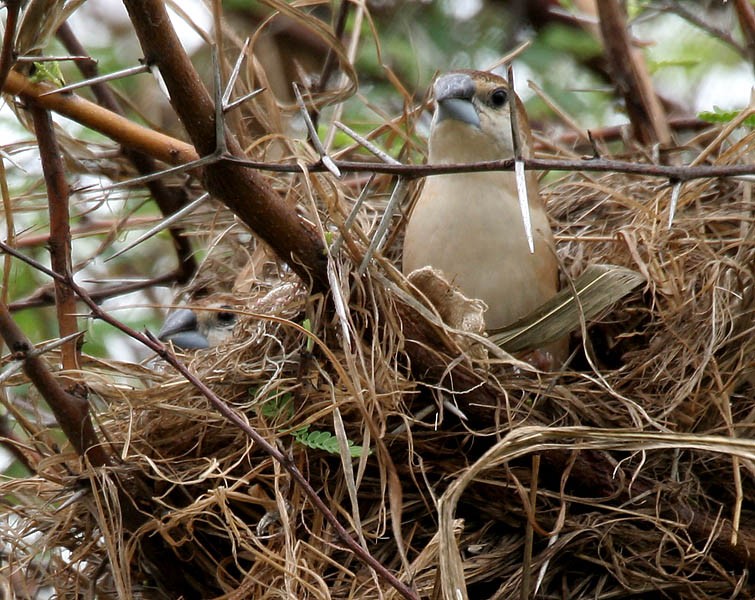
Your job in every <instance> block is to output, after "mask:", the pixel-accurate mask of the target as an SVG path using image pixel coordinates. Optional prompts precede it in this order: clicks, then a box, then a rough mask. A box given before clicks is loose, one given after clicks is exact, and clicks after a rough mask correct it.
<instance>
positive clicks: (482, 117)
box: [402, 70, 565, 359]
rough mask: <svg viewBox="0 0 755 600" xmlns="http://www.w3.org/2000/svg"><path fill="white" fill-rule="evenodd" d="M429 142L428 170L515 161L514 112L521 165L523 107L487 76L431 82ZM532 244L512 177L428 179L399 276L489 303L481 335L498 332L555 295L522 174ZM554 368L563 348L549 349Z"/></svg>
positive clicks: (539, 210) (531, 182) (531, 184)
mask: <svg viewBox="0 0 755 600" xmlns="http://www.w3.org/2000/svg"><path fill="white" fill-rule="evenodd" d="M433 92H434V96H435V102H436V109H435V113H434V116H433V120H432V124H431V127H430V135H429V139H428V159H427V162H428V164H432V165H442V164H456V163H472V162H480V161H493V160H503V159H511V158H515V153H516V149H515V144H514V139H515V137H514V132H513V128H512V117H511V113H512V103H513V110H514V111H516V119H515V121H516V125H517V127H518V138H519V142H520V144H519V145H520V148H519V150H520V152H521V157H524V158H527V157H528V156H529V155H530V153H531V149H532V138H531V135H532V134H531V131H530V128H529V124H528V121H527V115H526V113H525V111H524V106H523V104H522V102H521V100H520V99H519V98H518V97H517V95H516V94H515V93H514V91H513V90H512V89H510V88H509V85H508V83H507V81H506V80H505V79H504V78H502V77H500V76H498V75H496V74H494V73H491V72H485V71H473V70H461V71H453V72H450V73H446V74H443V75H441V76H439V77H438V78H437V79H436V81H435V84H434V86H433ZM525 176H526V183H527V193H528V202H529V213H530V218H531V223H532V234H533V237H534V240H533V241H534V252H530V248H529V244H528V240H527V235H526V232H525V228H524V225H523V221H522V215H521V211H520V208H519V199H518V198H519V197H518V194H517V184H516V176H515V174H514V173H513V172H503V171H487V172H477V173H452V174H442V175H431V176H429V177H427V178H426V179H425V182H424V186H423V188H422V190H421V192H420V194H419V196H418V198H417V200H416V203H415V205H414V207H413V209H412V211H411V212H410V214H409V218H408V222H407V226H406V231H405V237H404V244H403V264H402V270H403V272H404V274H406V275H409V274H410V273H411V272H413V271H415V270H417V269H421V268H423V267H427V266H431V267H433V268H435V269H438V270H440V271H441V272H442V273H443V275H444V276H445V277H446V278H447V279H448V281H449V282H451V283H453V284H454V285H456V286H457V287H458V288H459V289H460V290H461V291H462V292H463V293H464V294H465V295H466V296H468V297H470V298H476V299H481V300H483V301H484V302H485V304H487V306H488V309H487V311H486V312H485V313H484V320H485V327H486V328H487V329H489V330H490V329H500V328H502V327H505V326H506V325H509V324H511V323H513V322H515V321H517V319H519V318H521V317H523V316H525V315H527V314H529V313H530V312H531V311H533V310H534V309H535V308H537V307H538V306H539V305H541V304H542V303H543V302H545V301H547V300H548V299H549V298H551V297H552V296H554V295H555V294H556V292H557V291H558V288H559V275H558V260H557V258H556V254H555V249H554V248H555V246H554V239H553V232H552V231H551V226H550V223H549V221H548V215H547V213H546V210H545V205H544V203H543V201H542V199H541V197H540V194H539V192H538V187H537V180H536V178H535V177H534V175H533V174H532V172H530V171H528V172H527V173H526V175H525ZM547 350H548V351H550V352H552V353H553V354H558V355H559V356H558V357H557V359H562V358H563V354H564V353H565V342H564V341H559V342H558V343H557V344H556V345H554V346H552V347H549V348H547Z"/></svg>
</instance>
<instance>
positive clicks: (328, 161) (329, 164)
mask: <svg viewBox="0 0 755 600" xmlns="http://www.w3.org/2000/svg"><path fill="white" fill-rule="evenodd" d="M291 85H292V86H293V88H294V95H295V96H296V103H297V104H298V105H299V110H300V111H301V116H302V118H303V119H304V122H305V123H306V124H307V131H309V139H310V140H311V141H312V145H313V146H314V147H315V150H316V151H317V153H318V154H319V155H320V161H321V162H322V165H323V166H324V167H325V168H326V169H327V170H328V171H330V172H331V173H332V174H333V175H334V176H335V177H338V178H340V177H341V170H340V169H339V168H338V167H337V166H336V164H335V163H334V162H333V159H332V158H330V157H329V156H328V153H327V152H326V151H325V147H324V146H323V145H322V142H321V141H320V138H319V137H318V136H317V130H316V128H315V124H314V123H313V122H312V117H310V115H309V111H308V110H307V106H306V104H304V98H303V97H302V95H301V91H299V86H298V85H296V83H295V82H294V83H292V84H291Z"/></svg>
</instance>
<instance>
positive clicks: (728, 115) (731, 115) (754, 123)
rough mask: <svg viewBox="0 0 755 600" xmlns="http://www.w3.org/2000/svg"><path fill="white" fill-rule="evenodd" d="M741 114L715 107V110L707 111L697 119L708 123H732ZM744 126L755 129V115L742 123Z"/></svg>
mask: <svg viewBox="0 0 755 600" xmlns="http://www.w3.org/2000/svg"><path fill="white" fill-rule="evenodd" d="M741 114H742V111H741V110H724V109H723V108H719V107H718V106H714V107H713V110H705V111H703V112H701V113H700V114H698V115H697V118H698V119H702V120H703V121H707V122H708V123H731V122H732V121H733V120H734V119H736V118H737V117H738V116H739V115H741ZM742 125H744V126H745V127H750V128H753V127H755V115H750V116H749V117H747V118H746V119H745V120H744V121H742Z"/></svg>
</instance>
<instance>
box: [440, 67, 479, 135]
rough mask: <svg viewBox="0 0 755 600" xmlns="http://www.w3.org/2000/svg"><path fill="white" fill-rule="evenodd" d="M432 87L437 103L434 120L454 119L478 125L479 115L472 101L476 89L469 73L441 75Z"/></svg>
mask: <svg viewBox="0 0 755 600" xmlns="http://www.w3.org/2000/svg"><path fill="white" fill-rule="evenodd" d="M433 89H434V91H435V100H436V101H437V103H438V110H437V111H436V113H435V119H436V122H438V123H439V122H441V121H444V120H445V119H454V120H456V121H461V122H462V123H467V124H468V125H472V126H474V127H477V128H479V127H480V116H479V115H478V114H477V109H476V108H475V106H474V104H473V103H472V98H474V95H475V92H476V91H477V90H476V88H475V84H474V81H473V80H472V78H471V77H470V76H469V75H467V74H466V73H449V74H448V75H442V76H441V77H439V78H438V79H437V80H436V81H435V86H434V88H433Z"/></svg>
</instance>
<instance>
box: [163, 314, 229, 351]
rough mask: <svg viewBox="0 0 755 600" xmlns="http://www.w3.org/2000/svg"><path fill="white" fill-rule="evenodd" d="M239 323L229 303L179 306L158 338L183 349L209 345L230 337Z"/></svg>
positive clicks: (165, 323)
mask: <svg viewBox="0 0 755 600" xmlns="http://www.w3.org/2000/svg"><path fill="white" fill-rule="evenodd" d="M236 322H237V316H236V313H235V312H234V311H233V307H232V306H230V305H226V304H219V303H211V304H208V305H207V306H205V307H197V308H192V309H189V308H179V309H178V310H175V311H173V312H172V313H170V314H169V315H168V316H167V318H166V319H165V322H164V323H163V326H162V327H161V328H160V331H159V333H158V334H157V337H158V339H160V340H161V341H163V342H168V341H170V342H173V344H174V345H175V346H178V347H179V348H182V349H184V350H195V349H198V348H210V347H213V346H217V345H218V344H220V343H221V342H223V341H225V340H227V339H228V338H230V337H231V334H233V328H234V327H235V325H236Z"/></svg>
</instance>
